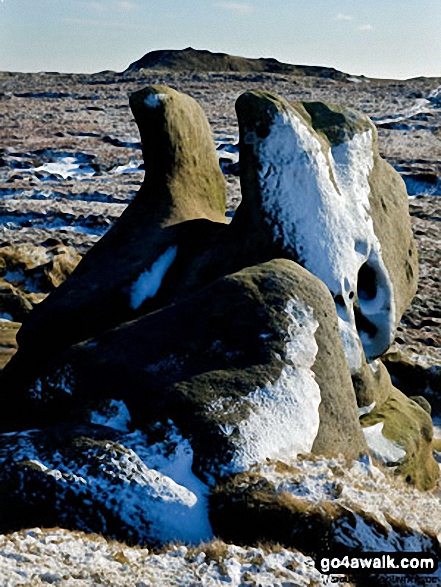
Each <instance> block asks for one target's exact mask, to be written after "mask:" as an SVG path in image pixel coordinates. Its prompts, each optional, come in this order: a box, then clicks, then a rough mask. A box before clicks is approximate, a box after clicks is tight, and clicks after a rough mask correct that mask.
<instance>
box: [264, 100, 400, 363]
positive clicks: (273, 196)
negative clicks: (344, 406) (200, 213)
mask: <svg viewBox="0 0 441 587" xmlns="http://www.w3.org/2000/svg"><path fill="white" fill-rule="evenodd" d="M256 141H257V142H256V146H255V148H256V153H257V155H258V158H259V162H260V165H261V169H260V170H259V182H260V187H261V192H262V199H263V206H264V208H265V211H266V214H267V218H268V220H269V222H270V223H271V225H272V227H273V233H274V238H275V239H276V240H281V241H282V243H283V246H284V247H285V249H286V250H287V251H288V252H290V253H291V254H296V253H297V254H298V255H299V257H300V262H301V264H302V265H304V266H305V267H306V268H307V269H308V270H309V271H311V272H312V273H313V274H314V275H316V276H317V277H319V278H320V279H321V280H322V281H324V283H325V284H326V285H327V286H328V288H329V289H330V291H331V292H332V294H333V295H334V297H336V296H341V297H342V302H343V303H342V304H337V310H338V313H339V316H340V318H341V319H342V320H343V321H345V322H346V323H347V324H348V325H349V327H350V328H351V329H352V330H353V335H354V336H357V330H356V325H355V318H354V310H353V303H354V300H355V298H356V294H357V281H358V273H359V270H360V268H361V267H362V265H363V264H364V263H366V262H367V263H368V264H369V265H370V266H371V267H372V269H373V270H374V271H375V274H376V280H377V293H376V295H375V297H374V299H373V300H369V301H367V302H366V303H364V306H363V309H362V311H364V312H365V313H366V314H369V316H368V318H369V321H370V322H371V323H372V324H374V325H375V327H376V328H377V333H376V334H375V335H374V336H373V337H368V336H367V335H365V336H363V338H362V343H363V347H364V350H365V352H366V355H367V357H368V358H370V357H376V356H378V355H379V354H381V353H382V352H383V351H384V350H385V348H387V347H388V346H389V344H390V343H391V342H392V338H393V330H394V321H395V316H394V314H395V311H394V300H393V290H392V284H391V282H390V279H389V276H388V272H387V270H386V267H385V265H384V263H383V260H382V256H381V246H380V243H379V241H378V238H377V237H376V235H375V233H374V228H373V221H372V217H371V215H370V203H369V196H370V186H369V182H368V179H369V175H370V173H371V171H372V168H373V137H372V130H368V131H365V132H363V133H359V134H356V135H355V136H354V137H353V138H352V139H351V140H348V141H347V142H344V143H342V144H339V145H333V146H331V149H330V151H329V152H327V153H325V152H324V150H323V148H322V145H321V143H320V141H319V139H318V137H317V135H316V134H315V133H314V132H313V131H312V130H311V129H310V128H308V127H307V126H306V124H305V123H304V122H303V121H302V120H300V118H299V117H298V116H297V115H296V114H295V113H294V111H292V110H289V111H286V112H284V113H282V112H279V113H277V114H276V115H275V117H274V119H273V123H272V126H271V128H270V133H269V136H267V137H266V138H265V139H257V138H256ZM344 332H345V338H346V342H347V343H348V341H349V349H350V350H349V356H348V358H349V360H350V361H351V363H352V364H353V365H354V364H357V363H358V362H359V361H357V360H356V358H354V350H355V346H356V345H354V343H353V341H352V342H351V341H350V337H349V336H348V328H345V331H344ZM346 348H347V349H348V344H346ZM360 361H361V359H360Z"/></svg>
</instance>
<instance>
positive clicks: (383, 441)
mask: <svg viewBox="0 0 441 587" xmlns="http://www.w3.org/2000/svg"><path fill="white" fill-rule="evenodd" d="M383 426H384V422H378V424H374V425H373V426H368V427H367V428H363V433H364V437H365V439H366V443H367V445H368V447H369V450H370V451H371V452H372V454H373V456H374V457H375V458H376V459H377V460H378V461H380V462H382V463H384V464H393V463H398V462H399V461H401V460H402V459H404V457H405V456H406V451H405V449H404V447H402V446H401V445H399V444H398V443H397V442H394V441H393V440H389V439H388V438H386V437H385V436H384V435H383Z"/></svg>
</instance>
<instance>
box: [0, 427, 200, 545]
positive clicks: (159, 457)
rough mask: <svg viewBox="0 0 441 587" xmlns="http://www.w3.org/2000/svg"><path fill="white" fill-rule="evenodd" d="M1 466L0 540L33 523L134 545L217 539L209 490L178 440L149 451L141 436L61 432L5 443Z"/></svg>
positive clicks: (0, 444)
mask: <svg viewBox="0 0 441 587" xmlns="http://www.w3.org/2000/svg"><path fill="white" fill-rule="evenodd" d="M140 455H141V456H140ZM0 462H1V473H0V495H1V505H0V532H2V533H4V532H7V531H10V530H15V529H18V528H23V527H29V525H30V524H31V525H35V526H40V527H54V526H62V527H64V528H70V529H77V530H83V531H85V532H97V533H100V534H105V535H107V536H110V537H113V538H118V539H119V540H122V541H125V542H126V543H136V544H143V543H144V544H145V543H148V544H163V543H166V542H168V541H170V540H183V541H186V542H194V543H198V542H199V541H201V540H205V541H206V540H208V539H210V538H211V537H212V531H211V527H210V523H209V521H208V509H207V503H206V495H207V488H206V487H205V486H204V485H203V483H201V481H199V480H198V479H197V478H196V477H195V476H194V474H193V473H192V471H191V462H192V452H191V448H190V447H189V445H188V443H186V442H185V441H184V440H183V439H182V438H181V437H179V436H178V435H177V434H174V435H173V434H172V435H171V436H170V437H167V438H165V439H164V441H163V442H162V443H159V442H157V443H155V442H154V441H153V442H152V443H151V444H150V446H148V443H147V439H146V438H145V437H144V436H143V435H142V434H136V433H135V434H127V433H124V432H122V431H117V430H113V429H111V428H108V427H104V426H97V425H94V426H91V425H76V426H75V425H64V426H57V427H53V428H48V429H46V430H44V431H40V430H33V431H27V432H24V433H21V434H20V433H15V434H14V433H13V434H9V435H6V436H1V437H0Z"/></svg>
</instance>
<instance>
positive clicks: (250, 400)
mask: <svg viewBox="0 0 441 587" xmlns="http://www.w3.org/2000/svg"><path fill="white" fill-rule="evenodd" d="M100 397H114V398H117V399H122V400H124V401H125V402H126V404H127V406H128V407H129V410H130V412H131V414H132V418H133V420H134V422H135V423H136V425H137V426H141V427H146V426H147V427H149V426H154V425H155V424H156V423H157V422H158V421H159V422H163V423H166V422H167V420H168V419H169V418H171V419H172V420H173V421H174V422H175V423H176V425H177V426H178V428H179V429H182V431H183V433H184V434H185V435H187V436H188V437H190V438H191V439H192V444H193V443H194V450H195V454H196V465H197V467H198V469H199V470H200V471H202V473H203V474H205V475H211V476H214V477H217V476H219V475H223V474H225V473H226V472H228V471H239V470H246V469H247V468H248V467H249V466H250V465H251V464H253V463H256V462H260V461H262V460H265V458H266V457H268V456H272V457H276V456H277V457H278V458H282V456H280V455H285V458H289V459H290V458H292V457H293V456H294V455H296V454H298V453H305V452H310V451H313V452H316V453H317V454H325V455H329V456H332V455H337V454H339V453H342V454H345V455H346V456H347V457H348V458H354V457H357V456H358V455H359V454H360V453H361V452H363V451H365V450H366V445H365V443H364V440H363V437H362V434H361V430H360V428H359V424H358V415H357V412H356V402H355V395H354V392H353V388H352V383H351V378H350V374H349V370H348V368H347V365H346V361H345V356H344V352H343V347H342V344H341V340H340V337H339V331H338V324H337V317H336V312H335V309H334V306H333V302H332V298H331V296H330V295H329V292H328V291H327V289H326V287H325V286H324V285H323V284H322V283H321V282H320V281H319V280H318V279H317V278H315V277H314V276H312V275H311V274H310V273H308V272H307V271H306V270H305V269H303V268H301V267H300V266H298V265H296V264H295V263H294V262H292V261H289V260H275V261H271V262H269V263H266V264H263V265H260V266H256V267H252V268H249V269H244V270H242V271H240V272H238V273H236V274H233V275H231V276H228V277H225V278H222V279H220V280H218V281H216V282H215V283H213V284H212V285H210V286H207V287H206V288H204V289H202V290H201V291H200V292H198V293H196V294H194V295H193V296H191V297H190V298H188V300H186V301H184V302H181V303H179V304H175V305H172V306H170V307H168V308H165V309H163V310H161V311H159V312H155V313H153V314H149V315H146V316H143V317H140V318H139V319H138V320H136V321H134V322H131V323H128V324H125V325H123V326H121V327H120V328H117V329H115V330H112V331H109V332H107V333H106V334H103V335H102V336H100V337H97V338H95V339H91V340H89V341H87V342H85V343H82V344H80V345H77V346H75V347H73V348H72V349H71V350H69V351H67V352H66V353H64V354H63V355H61V356H60V357H59V358H58V359H57V360H56V361H55V362H54V364H53V365H52V366H51V367H50V368H49V369H48V370H47V371H46V372H45V373H43V374H41V375H40V377H39V378H38V379H37V380H36V381H35V382H34V383H33V384H32V385H30V386H29V387H28V388H27V389H26V390H25V391H24V392H23V394H21V395H18V394H16V395H15V396H14V397H13V398H10V400H9V401H7V402H6V405H9V409H10V410H11V412H10V414H13V416H10V417H11V418H14V419H15V422H14V425H15V426H20V422H21V425H22V426H23V423H24V422H28V423H29V424H30V423H31V422H34V423H35V422H37V421H40V422H54V421H58V420H59V419H60V418H69V417H72V414H73V413H75V411H77V410H78V409H79V407H80V406H82V405H83V404H84V402H86V401H93V400H94V399H95V400H96V399H99V398H100Z"/></svg>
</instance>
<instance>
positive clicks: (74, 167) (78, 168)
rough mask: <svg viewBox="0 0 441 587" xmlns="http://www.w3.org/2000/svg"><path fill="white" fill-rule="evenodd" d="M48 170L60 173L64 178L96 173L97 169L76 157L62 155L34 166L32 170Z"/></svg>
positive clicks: (55, 173) (48, 171)
mask: <svg viewBox="0 0 441 587" xmlns="http://www.w3.org/2000/svg"><path fill="white" fill-rule="evenodd" d="M32 171H34V172H36V171H46V172H47V173H53V174H54V175H60V176H61V177H62V178H63V179H67V178H69V177H75V176H76V175H95V170H94V169H93V168H92V167H90V166H84V165H83V164H81V163H80V162H79V161H78V160H77V159H76V157H60V158H59V159H58V160H57V161H51V162H49V163H43V165H40V167H34V169H33V170H32Z"/></svg>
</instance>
